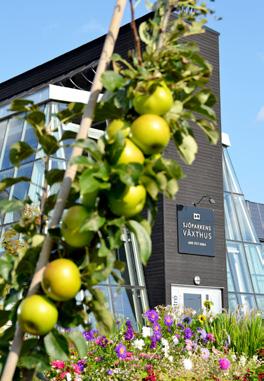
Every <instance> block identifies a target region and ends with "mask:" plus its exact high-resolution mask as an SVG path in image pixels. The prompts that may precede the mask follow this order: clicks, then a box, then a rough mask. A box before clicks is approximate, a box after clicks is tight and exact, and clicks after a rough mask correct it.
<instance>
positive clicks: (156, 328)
mask: <svg viewBox="0 0 264 381" xmlns="http://www.w3.org/2000/svg"><path fill="white" fill-rule="evenodd" d="M152 329H153V333H154V335H156V333H160V331H161V326H160V325H159V323H154V324H153V327H152Z"/></svg>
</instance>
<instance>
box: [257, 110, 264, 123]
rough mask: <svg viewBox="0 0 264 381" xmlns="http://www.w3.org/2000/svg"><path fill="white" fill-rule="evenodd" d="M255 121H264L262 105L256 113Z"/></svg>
mask: <svg viewBox="0 0 264 381" xmlns="http://www.w3.org/2000/svg"><path fill="white" fill-rule="evenodd" d="M257 122H264V106H262V107H261V109H260V110H259V112H258V114H257Z"/></svg>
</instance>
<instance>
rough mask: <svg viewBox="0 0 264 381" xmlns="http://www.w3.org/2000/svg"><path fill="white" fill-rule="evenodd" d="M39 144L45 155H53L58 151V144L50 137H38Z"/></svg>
mask: <svg viewBox="0 0 264 381" xmlns="http://www.w3.org/2000/svg"><path fill="white" fill-rule="evenodd" d="M39 142H40V144H41V146H42V148H43V151H44V152H45V153H46V154H47V155H54V153H56V152H57V150H58V149H59V143H58V141H57V139H56V138H55V137H54V136H52V135H41V136H40V137H39Z"/></svg>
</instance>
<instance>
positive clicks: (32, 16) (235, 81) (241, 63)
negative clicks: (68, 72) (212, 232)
mask: <svg viewBox="0 0 264 381" xmlns="http://www.w3.org/2000/svg"><path fill="white" fill-rule="evenodd" d="M114 3H115V1H114V0H98V1H91V0H90V1H88V0H77V1H75V2H70V1H62V0H55V1H54V0H52V1H51V0H46V1H45V2H44V3H43V2H36V1H33V0H27V1H21V0H13V1H12V2H10V1H7V0H3V1H2V2H1V23H0V35H1V44H0V47H1V60H0V82H2V81H5V80H7V79H8V78H11V77H13V76H15V75H17V74H19V73H22V72H24V71H25V70H28V69H30V68H32V67H34V66H36V65H39V64H41V63H43V62H46V61H47V60H49V59H52V58H54V57H56V56H58V55H60V54H62V53H64V52H67V51H68V50H71V49H74V48H76V47H78V46H80V45H82V44H84V43H86V42H87V41H90V40H92V39H94V38H96V37H98V36H100V35H102V34H104V33H105V32H106V31H107V26H108V24H109V21H110V18H111V14H112V10H113V6H114ZM212 4H213V6H214V8H215V10H216V12H217V15H218V16H221V17H223V20H222V21H215V20H214V19H212V20H210V22H209V26H210V27H212V28H214V29H216V30H217V31H219V32H220V33H221V35H220V63H221V72H220V75H221V112H222V129H223V131H225V132H227V133H228V134H229V135H230V139H231V143H232V147H231V148H230V150H229V152H230V155H231V159H232V161H233V164H234V167H235V170H236V172H237V175H238V178H239V181H240V185H241V187H242V190H243V191H244V193H245V196H246V198H247V199H249V200H251V201H256V202H262V203H264V176H263V161H264V160H263V159H264V155H263V151H264V23H263V14H264V2H263V0H252V1H251V2H247V3H246V2H241V0H240V1H239V0H232V1H230V0H216V1H215V3H212ZM247 4H248V5H247ZM249 4H250V5H249ZM144 13H146V9H145V7H144V0H141V4H140V5H139V6H138V7H137V10H136V16H138V17H139V16H141V15H143V14H144ZM128 21H129V10H128V9H127V10H126V14H125V17H124V20H123V24H124V23H126V22H128Z"/></svg>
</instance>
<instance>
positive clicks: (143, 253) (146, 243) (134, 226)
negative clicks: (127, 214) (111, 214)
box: [127, 220, 152, 265]
mask: <svg viewBox="0 0 264 381" xmlns="http://www.w3.org/2000/svg"><path fill="white" fill-rule="evenodd" d="M127 227H128V229H129V230H130V231H131V232H132V233H134V235H135V238H136V241H137V244H138V250H139V254H140V258H141V261H142V263H143V265H146V264H147V262H148V259H149V257H150V255H151V250H152V247H151V239H150V236H149V234H148V232H147V230H146V229H145V228H144V226H143V225H141V224H140V223H139V222H137V221H135V220H129V221H128V223H127Z"/></svg>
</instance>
